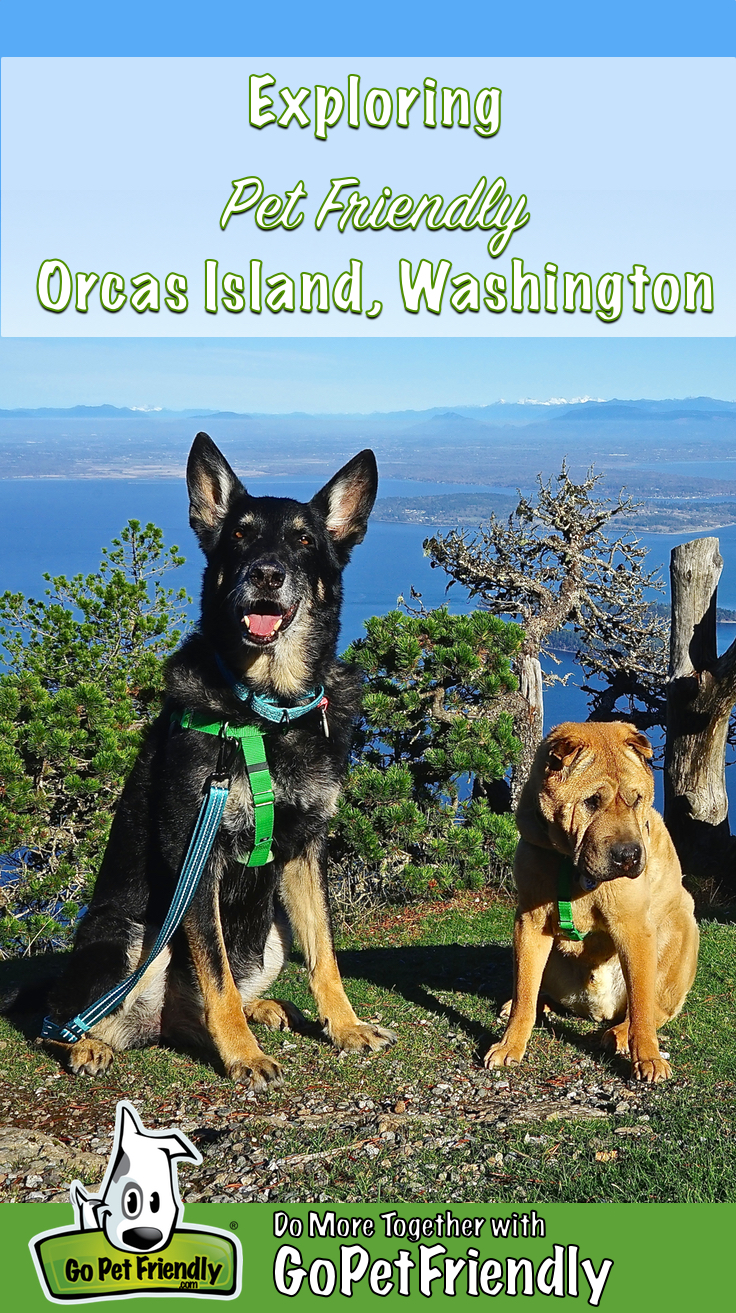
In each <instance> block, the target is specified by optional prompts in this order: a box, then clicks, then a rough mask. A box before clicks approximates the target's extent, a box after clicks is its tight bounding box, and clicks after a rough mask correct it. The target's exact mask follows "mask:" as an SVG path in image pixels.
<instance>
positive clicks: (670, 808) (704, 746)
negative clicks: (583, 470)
mask: <svg viewBox="0 0 736 1313" xmlns="http://www.w3.org/2000/svg"><path fill="white" fill-rule="evenodd" d="M722 569H723V558H722V557H721V554H720V551H719V542H718V539H717V538H700V539H696V540H695V541H694V542H689V543H682V544H681V545H680V546H679V547H675V549H674V550H673V552H672V555H671V559H670V578H671V584H672V636H671V645H670V674H669V683H668V685H667V748H666V754H665V820H666V822H667V826H668V828H669V831H670V833H671V835H672V838H673V840H674V843H675V847H676V848H677V852H678V855H679V858H680V861H681V863H682V867H683V870H684V872H685V874H687V875H694V876H697V877H699V878H700V879H702V878H703V877H704V876H705V877H710V878H711V879H712V880H714V881H715V882H716V883H720V884H723V885H725V886H726V887H728V888H730V889H731V890H733V888H734V877H735V872H734V864H735V862H736V839H734V838H733V836H732V835H731V831H730V827H729V823H728V795H727V793H726V743H727V737H728V727H729V718H730V716H731V712H732V709H733V706H734V702H736V641H735V642H733V643H732V644H731V646H730V647H729V649H728V651H727V652H724V654H723V656H721V657H719V656H718V652H717V647H716V600H717V589H718V581H719V579H720V576H721V570H722Z"/></svg>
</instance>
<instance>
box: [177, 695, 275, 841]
mask: <svg viewBox="0 0 736 1313" xmlns="http://www.w3.org/2000/svg"><path fill="white" fill-rule="evenodd" d="M171 719H172V721H173V723H174V724H178V725H181V728H182V729H196V730H198V731H199V733H200V734H213V735H216V736H217V737H218V738H222V739H234V740H235V741H236V742H237V743H239V745H240V749H241V751H242V753H243V760H244V762H245V769H246V771H247V772H248V781H249V783H250V787H251V792H252V794H253V816H254V824H255V842H254V844H253V850H252V852H251V853H250V854H249V855H248V857H240V858H238V861H240V862H242V864H243V866H265V865H266V864H267V863H268V862H270V861H271V844H272V842H273V803H274V796H273V782H272V780H271V772H270V771H269V769H268V762H267V761H266V745H265V743H264V740H263V735H262V733H261V731H260V730H259V729H258V727H257V726H256V725H229V724H228V722H227V721H226V720H210V718H209V716H207V715H206V714H205V713H204V712H200V711H175V712H173V713H172V716H171Z"/></svg>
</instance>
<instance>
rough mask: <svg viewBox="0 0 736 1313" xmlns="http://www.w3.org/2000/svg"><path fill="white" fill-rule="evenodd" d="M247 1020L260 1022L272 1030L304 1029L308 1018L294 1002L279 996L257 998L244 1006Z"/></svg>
mask: <svg viewBox="0 0 736 1313" xmlns="http://www.w3.org/2000/svg"><path fill="white" fill-rule="evenodd" d="M243 1012H244V1013H245V1016H246V1020H247V1021H255V1022H259V1023H260V1024H261V1025H262V1026H268V1027H269V1028H270V1029H271V1030H302V1029H304V1027H305V1026H306V1025H307V1024H308V1023H307V1018H306V1017H305V1015H304V1013H303V1012H300V1011H299V1008H297V1007H295V1006H294V1004H293V1003H287V1002H286V1001H285V1000H282V999H279V998H256V999H254V1000H253V1002H252V1003H246V1004H244V1006H243Z"/></svg>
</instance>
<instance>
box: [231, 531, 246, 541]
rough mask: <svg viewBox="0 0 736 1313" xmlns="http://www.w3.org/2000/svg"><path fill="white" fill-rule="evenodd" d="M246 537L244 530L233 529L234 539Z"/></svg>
mask: <svg viewBox="0 0 736 1313" xmlns="http://www.w3.org/2000/svg"><path fill="white" fill-rule="evenodd" d="M244 537H245V534H244V532H243V530H242V529H233V538H237V539H241V538H244Z"/></svg>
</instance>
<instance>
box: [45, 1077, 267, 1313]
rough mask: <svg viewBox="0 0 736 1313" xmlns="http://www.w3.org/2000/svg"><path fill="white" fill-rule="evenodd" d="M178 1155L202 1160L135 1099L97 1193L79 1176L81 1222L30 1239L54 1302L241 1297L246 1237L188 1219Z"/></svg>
mask: <svg viewBox="0 0 736 1313" xmlns="http://www.w3.org/2000/svg"><path fill="white" fill-rule="evenodd" d="M180 1158H181V1159H183V1160H184V1161H185V1162H191V1163H200V1162H201V1161H202V1158H201V1155H200V1154H199V1153H198V1151H197V1150H196V1149H195V1147H194V1145H193V1144H192V1143H191V1142H190V1141H189V1140H188V1139H187V1137H186V1135H182V1134H181V1132H180V1131H147V1130H146V1128H145V1126H144V1125H143V1123H142V1122H141V1120H140V1117H139V1116H138V1113H137V1112H136V1110H135V1108H134V1107H133V1106H132V1104H130V1103H127V1102H126V1101H124V1100H123V1101H121V1102H120V1103H119V1104H118V1106H117V1116H116V1119H115V1136H114V1138H113V1144H112V1152H111V1154H110V1161H109V1163H108V1165H107V1172H106V1174H105V1179H104V1181H103V1182H102V1185H101V1187H100V1192H99V1194H96V1195H93V1194H88V1193H87V1191H86V1190H85V1189H84V1186H82V1185H81V1184H80V1182H79V1181H74V1182H73V1184H72V1186H71V1189H70V1194H71V1201H72V1204H73V1205H74V1214H75V1225H74V1226H73V1227H66V1228H63V1229H61V1230H54V1231H44V1232H43V1234H42V1235H38V1236H34V1237H33V1239H32V1240H31V1242H30V1250H31V1254H32V1255H33V1261H34V1263H35V1265H36V1271H37V1272H38V1276H39V1280H40V1282H41V1285H42V1287H43V1291H44V1294H45V1295H46V1298H47V1299H50V1300H51V1301H52V1302H53V1303H54V1304H69V1303H78V1304H84V1303H90V1302H91V1301H93V1300H101V1299H129V1298H130V1297H131V1296H135V1295H177V1296H182V1295H193V1296H194V1297H195V1298H199V1299H202V1298H204V1299H212V1298H217V1297H219V1298H221V1299H235V1298H236V1297H237V1295H238V1294H239V1293H240V1274H241V1269H242V1262H241V1250H240V1243H239V1241H238V1240H236V1239H235V1237H234V1236H231V1235H229V1234H228V1233H227V1231H218V1230H216V1229H215V1228H214V1227H193V1226H184V1225H180V1223H181V1219H182V1216H183V1213H184V1206H183V1204H182V1202H181V1199H180V1198H179V1186H178V1182H177V1160H178V1159H180Z"/></svg>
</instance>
